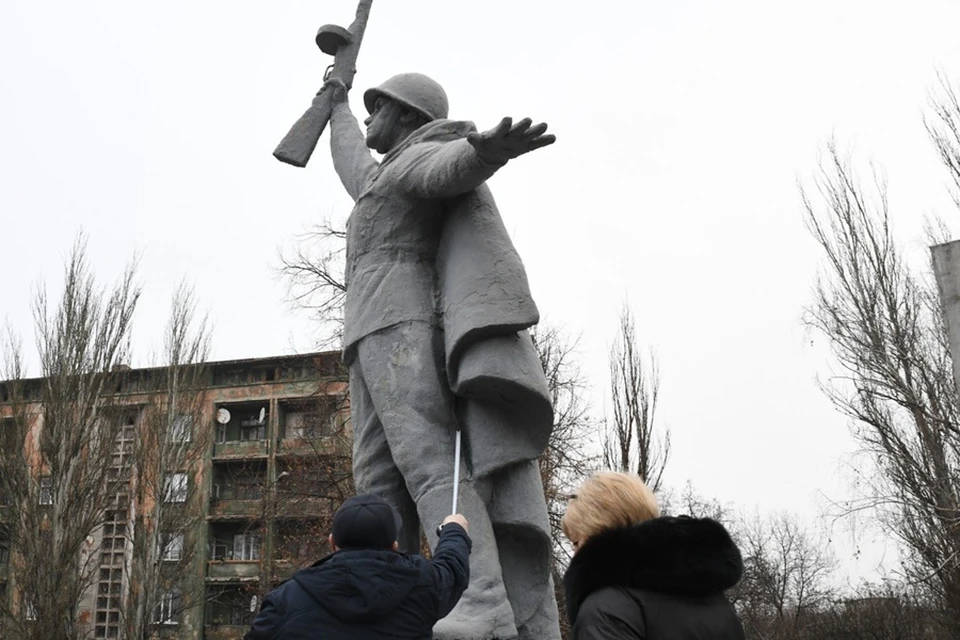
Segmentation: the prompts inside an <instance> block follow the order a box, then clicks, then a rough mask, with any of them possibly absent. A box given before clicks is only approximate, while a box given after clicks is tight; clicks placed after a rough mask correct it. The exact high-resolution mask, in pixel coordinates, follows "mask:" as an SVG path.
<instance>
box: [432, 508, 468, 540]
mask: <svg viewBox="0 0 960 640" xmlns="http://www.w3.org/2000/svg"><path fill="white" fill-rule="evenodd" d="M450 522H456V523H457V524H458V525H460V526H461V527H463V530H464V531H466V532H468V533H469V532H470V524H469V523H468V522H467V519H466V518H464V517H463V514H461V513H455V514H453V515H452V516H447V517H446V518H444V519H443V522H442V523H441V524H440V526H439V527H437V535H440V530H441V529H443V526H444V525H446V524H448V523H450Z"/></svg>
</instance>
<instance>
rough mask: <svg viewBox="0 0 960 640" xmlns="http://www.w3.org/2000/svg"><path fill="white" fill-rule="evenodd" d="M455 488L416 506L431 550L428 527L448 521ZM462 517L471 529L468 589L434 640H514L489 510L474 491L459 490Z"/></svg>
mask: <svg viewBox="0 0 960 640" xmlns="http://www.w3.org/2000/svg"><path fill="white" fill-rule="evenodd" d="M452 496H453V485H452V484H449V485H446V486H442V487H436V488H434V489H432V490H431V491H429V492H427V493H426V494H424V495H423V496H421V497H420V498H419V499H418V500H417V510H418V511H419V513H420V519H421V521H422V522H423V523H424V525H425V526H424V528H425V529H426V530H427V538H428V540H429V542H430V546H431V548H433V549H436V546H437V534H436V531H435V530H434V528H433V527H430V526H429V525H427V523H430V522H434V523H437V524H439V523H440V522H442V521H443V519H444V518H445V517H447V516H448V515H450V506H451V499H452ZM458 511H460V513H462V514H463V515H464V516H466V518H467V520H468V521H469V523H470V532H469V533H470V538H471V540H472V541H473V549H472V551H471V554H470V583H469V586H468V587H467V590H466V591H465V592H464V593H463V596H462V597H461V598H460V602H459V603H457V606H456V607H454V609H453V611H451V612H450V614H449V615H447V616H446V617H445V618H443V619H442V620H440V621H439V622H438V623H437V624H436V626H435V627H434V628H433V637H434V638H435V639H436V640H515V639H516V638H517V626H516V623H515V622H514V616H513V608H512V607H511V606H510V601H509V600H507V590H506V588H505V587H504V585H503V574H502V572H501V569H500V558H499V556H498V554H497V544H496V539H495V538H494V535H493V527H492V526H491V524H490V517H489V516H488V515H487V508H486V505H485V504H484V502H483V500H482V499H481V498H480V495H479V494H478V493H477V491H476V489H475V488H474V486H473V485H472V484H471V483H469V482H463V483H461V484H460V497H459V506H458Z"/></svg>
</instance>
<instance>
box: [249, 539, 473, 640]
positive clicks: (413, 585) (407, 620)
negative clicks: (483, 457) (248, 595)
mask: <svg viewBox="0 0 960 640" xmlns="http://www.w3.org/2000/svg"><path fill="white" fill-rule="evenodd" d="M470 548H471V542H470V537H469V536H468V535H467V532H466V531H464V530H463V528H462V527H460V526H459V525H457V524H454V523H450V524H447V525H445V526H444V527H443V529H442V531H441V534H440V541H439V542H438V543H437V548H436V552H435V553H434V556H433V559H432V560H427V559H426V558H424V557H422V556H416V555H406V554H402V553H397V552H395V551H389V550H380V549H343V550H340V551H337V552H336V553H333V554H331V555H329V556H327V557H326V558H323V559H322V560H320V561H319V562H317V563H315V564H314V565H313V566H311V567H308V568H306V569H302V570H300V571H298V572H297V573H295V574H294V575H293V577H292V578H291V579H290V580H287V581H286V582H284V583H283V584H281V585H280V586H279V587H277V588H276V589H274V590H273V591H271V592H270V593H269V594H268V595H267V596H266V597H265V598H264V600H263V606H262V607H261V609H260V613H259V614H258V615H257V617H256V619H255V620H254V621H253V626H252V627H251V629H250V631H249V632H248V633H247V635H246V636H244V638H245V640H273V639H275V638H276V639H281V638H282V639H283V640H386V639H388V638H389V639H392V640H396V639H398V638H405V639H410V640H420V639H423V640H429V639H430V638H432V637H433V625H435V624H436V623H437V620H439V619H440V618H443V617H444V616H446V615H447V614H448V613H450V611H451V610H452V609H453V607H454V606H455V605H456V604H457V602H458V601H459V600H460V596H461V595H462V594H463V592H464V590H466V588H467V583H468V582H469V580H470V564H469V556H470Z"/></svg>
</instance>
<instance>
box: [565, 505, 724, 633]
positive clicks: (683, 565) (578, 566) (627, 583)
mask: <svg viewBox="0 0 960 640" xmlns="http://www.w3.org/2000/svg"><path fill="white" fill-rule="evenodd" d="M742 574H743V559H742V558H741V556H740V550H739V549H737V546H736V545H735V544H734V542H733V540H732V539H731V538H730V534H729V533H727V530H726V529H725V528H724V527H723V525H722V524H720V523H719V522H717V521H716V520H711V519H709V518H690V517H687V516H680V517H663V518H654V519H652V520H647V521H646V522H641V523H640V524H636V525H632V526H629V527H623V528H619V529H610V530H608V531H604V532H602V533H599V534H597V535H596V536H593V537H592V538H590V539H589V540H587V541H586V542H585V543H584V544H583V546H582V547H580V550H579V551H578V552H577V553H576V555H574V557H573V560H572V561H571V562H570V568H569V569H567V573H566V575H565V576H564V578H563V583H564V588H565V590H566V595H567V613H568V615H569V617H570V620H571V621H574V620H576V618H577V612H578V611H579V609H580V605H582V604H583V601H584V600H586V598H587V596H588V595H590V594H591V593H592V592H594V591H596V590H598V589H602V588H604V587H628V588H634V589H640V590H644V591H655V592H659V593H667V594H672V595H678V596H694V597H696V596H708V595H713V594H717V593H721V592H723V591H724V590H726V589H729V588H730V587H732V586H734V585H735V584H737V582H739V580H740V576H741V575H742Z"/></svg>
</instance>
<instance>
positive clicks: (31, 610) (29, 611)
mask: <svg viewBox="0 0 960 640" xmlns="http://www.w3.org/2000/svg"><path fill="white" fill-rule="evenodd" d="M23 619H24V620H27V621H28V622H33V621H35V620H36V619H37V608H36V607H34V606H33V603H32V602H30V601H29V600H26V601H24V603H23Z"/></svg>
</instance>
